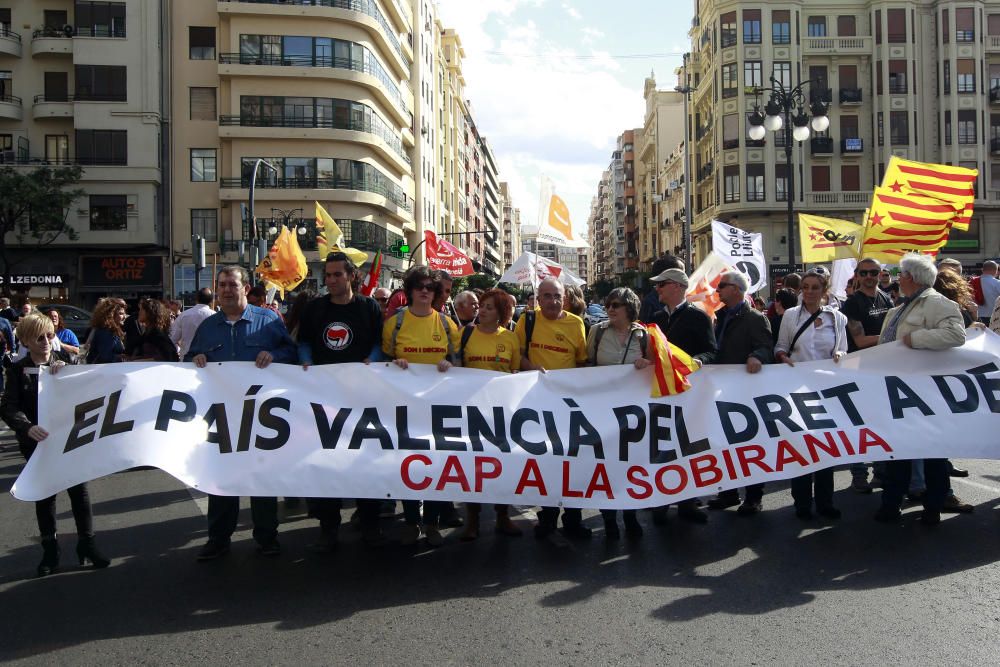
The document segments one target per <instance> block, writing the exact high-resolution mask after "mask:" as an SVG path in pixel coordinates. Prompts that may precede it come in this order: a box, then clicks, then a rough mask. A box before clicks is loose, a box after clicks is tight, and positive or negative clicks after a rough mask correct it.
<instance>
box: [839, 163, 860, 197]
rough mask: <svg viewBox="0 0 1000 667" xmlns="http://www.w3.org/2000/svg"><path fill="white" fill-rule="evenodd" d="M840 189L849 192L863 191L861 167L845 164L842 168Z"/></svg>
mask: <svg viewBox="0 0 1000 667" xmlns="http://www.w3.org/2000/svg"><path fill="white" fill-rule="evenodd" d="M840 189H841V190H845V191H847V192H857V191H859V190H860V189H861V167H860V165H856V164H845V165H841V167H840Z"/></svg>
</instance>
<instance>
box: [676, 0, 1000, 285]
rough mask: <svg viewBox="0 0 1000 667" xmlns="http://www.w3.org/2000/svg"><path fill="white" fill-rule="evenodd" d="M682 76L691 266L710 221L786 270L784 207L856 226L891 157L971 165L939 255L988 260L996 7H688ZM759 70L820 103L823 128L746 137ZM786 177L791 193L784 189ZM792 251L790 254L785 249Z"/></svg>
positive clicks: (998, 69) (999, 191) (999, 103)
mask: <svg viewBox="0 0 1000 667" xmlns="http://www.w3.org/2000/svg"><path fill="white" fill-rule="evenodd" d="M694 7H695V17H694V20H693V22H692V27H691V30H690V36H691V48H692V51H691V54H690V56H689V58H688V60H687V63H686V67H685V71H684V77H685V82H686V83H687V84H688V85H690V86H692V87H693V88H695V91H694V93H693V95H692V105H691V108H690V113H689V117H688V127H689V140H690V141H691V142H692V150H691V173H692V181H693V183H692V187H693V193H692V198H693V201H694V219H693V220H694V222H693V234H694V237H695V242H694V249H695V256H696V259H701V258H704V257H705V256H706V254H707V253H708V252H709V251H710V249H711V233H710V221H711V220H712V219H713V218H719V219H723V220H728V221H731V222H732V223H733V224H736V225H737V226H739V227H741V228H743V229H746V230H748V231H754V232H761V233H763V234H764V247H765V252H766V253H767V255H768V259H769V260H770V261H771V262H773V263H781V262H787V260H788V248H789V246H788V244H789V243H795V242H796V241H797V239H796V238H788V234H787V216H786V206H787V202H788V197H791V198H792V202H793V204H794V208H795V210H796V211H800V212H809V213H817V214H821V215H827V216H832V217H842V218H846V219H852V220H855V221H857V222H860V221H861V219H862V215H863V211H864V209H865V208H866V206H867V205H868V202H869V201H870V197H871V191H872V187H873V186H874V185H875V184H876V183H879V182H880V181H881V177H882V174H883V173H884V170H885V165H886V164H887V163H888V161H889V158H890V157H891V156H893V155H898V156H900V157H904V158H908V159H912V160H919V161H926V162H938V163H944V164H953V165H961V166H968V167H976V168H978V169H979V172H980V176H979V180H978V182H977V184H976V193H977V198H976V202H975V208H976V212H975V216H974V218H973V221H972V225H971V227H970V229H969V231H968V232H953V233H952V236H951V239H950V241H949V244H948V246H946V248H945V250H944V253H945V254H948V255H954V256H956V257H957V258H959V259H960V260H961V261H962V262H963V263H964V264H966V265H974V264H976V263H978V262H981V261H982V260H983V259H984V258H987V257H994V256H996V255H997V254H998V253H1000V157H998V156H1000V141H998V138H1000V113H998V111H1000V2H998V1H996V0H979V1H976V2H960V1H953V0H948V1H944V0H942V1H909V2H906V1H900V2H858V1H857V0H853V1H852V0H815V1H810V2H734V1H729V0H697V1H696V2H695V3H694ZM771 76H773V77H774V78H775V79H776V80H777V81H778V82H780V84H781V85H783V86H785V87H786V88H792V87H794V86H797V85H799V84H800V83H801V82H805V81H811V83H809V84H807V85H806V86H805V91H806V101H807V103H808V101H810V100H817V99H821V100H825V101H828V102H829V103H830V104H829V118H830V127H829V129H828V130H827V131H825V132H822V133H815V132H814V133H813V134H812V136H811V137H810V138H809V139H808V140H807V141H804V142H796V143H795V145H794V146H793V151H792V160H791V163H788V162H786V158H785V147H784V144H783V136H782V133H780V132H779V133H772V132H768V134H767V136H766V137H765V138H764V139H763V140H760V141H751V140H749V139H748V137H747V115H748V113H749V112H751V111H752V110H753V109H754V108H755V107H756V106H758V105H759V106H760V107H761V108H762V107H763V106H764V104H765V103H766V102H767V93H764V94H763V95H761V96H760V97H758V95H757V94H756V91H757V89H759V88H761V87H765V86H770V85H771V84H770V81H769V78H770V77H771ZM789 174H791V175H792V176H793V177H794V178H793V179H791V181H792V184H793V186H794V191H793V192H789V190H790V188H789V187H788V186H789V181H790V179H789ZM796 256H797V257H801V254H800V252H798V251H796Z"/></svg>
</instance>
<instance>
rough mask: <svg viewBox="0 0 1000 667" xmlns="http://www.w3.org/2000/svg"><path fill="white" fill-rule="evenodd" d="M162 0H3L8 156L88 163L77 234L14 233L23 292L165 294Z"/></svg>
mask: <svg viewBox="0 0 1000 667" xmlns="http://www.w3.org/2000/svg"><path fill="white" fill-rule="evenodd" d="M162 12H163V5H161V2H159V0H120V1H118V2H87V1H83V0H76V1H72V0H33V1H31V2H27V1H24V0H6V2H5V1H4V0H0V163H2V164H3V165H9V166H13V167H14V168H15V169H18V170H25V171H30V170H33V169H36V168H38V167H42V166H60V165H71V164H76V165H80V166H81V167H83V169H84V170H83V176H82V180H81V182H80V184H79V187H80V188H81V189H82V190H83V191H84V193H85V194H84V195H83V197H81V198H80V199H78V200H77V201H75V202H74V203H73V204H72V205H71V206H70V208H69V210H68V211H67V212H66V223H67V224H68V225H69V226H70V227H72V228H73V229H74V230H75V232H76V234H77V238H76V240H71V239H70V238H68V237H67V236H65V235H63V236H60V237H58V238H57V239H56V240H55V241H54V242H53V243H51V244H47V245H44V246H39V245H38V244H37V243H34V242H32V240H31V239H27V240H26V242H25V243H23V244H19V243H18V241H17V239H16V238H15V235H14V234H11V235H10V236H8V239H7V242H8V243H9V244H10V246H8V247H9V248H10V252H9V255H10V259H11V261H12V262H14V266H13V267H12V274H13V279H12V285H11V288H12V290H13V291H15V292H18V293H22V294H24V295H26V296H30V297H31V298H32V299H34V300H36V301H67V302H73V303H76V304H81V305H84V306H87V307H90V306H93V305H94V304H95V303H96V301H97V299H99V298H100V297H101V296H104V295H107V294H115V295H117V296H122V297H125V298H136V297H138V296H140V295H154V296H162V295H163V294H164V292H165V283H164V276H165V274H166V267H167V260H168V253H167V251H166V248H167V229H166V226H165V223H164V220H165V216H164V210H163V208H164V205H165V202H164V198H163V196H162V194H161V193H162V189H163V186H164V177H165V176H166V175H165V174H164V173H163V169H162V163H163V150H162V122H163V117H164V111H165V110H164V94H163V89H162V87H161V82H162V75H161V71H162V66H163V63H162V61H161V55H160V53H161V32H160V27H161V24H162V19H163V17H162Z"/></svg>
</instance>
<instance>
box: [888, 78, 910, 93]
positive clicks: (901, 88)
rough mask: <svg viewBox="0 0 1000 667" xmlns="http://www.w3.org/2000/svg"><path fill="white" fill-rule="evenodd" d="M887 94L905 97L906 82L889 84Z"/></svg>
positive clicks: (891, 82)
mask: <svg viewBox="0 0 1000 667" xmlns="http://www.w3.org/2000/svg"><path fill="white" fill-rule="evenodd" d="M889 94H890V95H905V94H906V82H905V81H904V82H895V81H890V82H889Z"/></svg>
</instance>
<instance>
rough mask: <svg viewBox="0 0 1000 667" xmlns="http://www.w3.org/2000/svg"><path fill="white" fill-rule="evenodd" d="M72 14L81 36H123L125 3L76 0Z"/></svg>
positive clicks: (77, 31)
mask: <svg viewBox="0 0 1000 667" xmlns="http://www.w3.org/2000/svg"><path fill="white" fill-rule="evenodd" d="M73 16H74V17H75V18H76V34H77V35H80V36H81V37H118V38H124V37H125V3H123V2H83V1H81V0H77V2H76V7H75V10H74V14H73Z"/></svg>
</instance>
